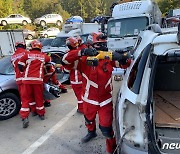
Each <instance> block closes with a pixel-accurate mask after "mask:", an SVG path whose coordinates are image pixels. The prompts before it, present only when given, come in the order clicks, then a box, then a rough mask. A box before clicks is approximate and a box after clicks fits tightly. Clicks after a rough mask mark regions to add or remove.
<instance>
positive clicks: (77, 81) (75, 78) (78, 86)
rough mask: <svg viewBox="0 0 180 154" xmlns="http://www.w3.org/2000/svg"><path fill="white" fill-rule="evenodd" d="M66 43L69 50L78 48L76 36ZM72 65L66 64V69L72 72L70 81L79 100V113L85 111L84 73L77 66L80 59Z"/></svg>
mask: <svg viewBox="0 0 180 154" xmlns="http://www.w3.org/2000/svg"><path fill="white" fill-rule="evenodd" d="M66 45H67V46H68V48H69V51H68V52H71V51H74V50H77V49H78V45H79V43H78V40H77V38H75V37H69V38H68V39H67V40H66ZM72 65H74V67H73V68H72V67H71V66H72ZM72 65H71V66H70V67H69V66H65V67H64V68H65V71H67V72H69V73H70V82H71V86H72V88H73V91H74V93H75V95H76V98H77V100H78V109H77V112H78V113H83V101H82V98H81V91H82V75H81V73H80V72H79V71H78V70H77V66H78V61H75V62H74V64H72Z"/></svg>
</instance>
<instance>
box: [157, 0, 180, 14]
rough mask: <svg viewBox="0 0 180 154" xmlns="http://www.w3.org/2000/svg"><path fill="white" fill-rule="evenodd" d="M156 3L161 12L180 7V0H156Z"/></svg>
mask: <svg viewBox="0 0 180 154" xmlns="http://www.w3.org/2000/svg"><path fill="white" fill-rule="evenodd" d="M157 3H158V5H159V8H160V10H161V11H162V13H163V14H165V13H167V12H169V10H171V9H176V8H180V0H157Z"/></svg>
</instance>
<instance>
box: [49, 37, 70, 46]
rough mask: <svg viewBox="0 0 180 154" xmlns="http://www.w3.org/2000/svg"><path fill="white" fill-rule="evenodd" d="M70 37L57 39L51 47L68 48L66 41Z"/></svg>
mask: <svg viewBox="0 0 180 154" xmlns="http://www.w3.org/2000/svg"><path fill="white" fill-rule="evenodd" d="M67 38H68V37H56V38H55V39H54V40H53V41H52V43H51V46H52V47H66V39H67Z"/></svg>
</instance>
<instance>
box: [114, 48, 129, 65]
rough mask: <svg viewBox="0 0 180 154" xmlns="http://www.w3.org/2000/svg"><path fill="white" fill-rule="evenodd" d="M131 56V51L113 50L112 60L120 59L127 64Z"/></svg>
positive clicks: (121, 62) (120, 61)
mask: <svg viewBox="0 0 180 154" xmlns="http://www.w3.org/2000/svg"><path fill="white" fill-rule="evenodd" d="M130 58H131V54H130V53H129V52H122V53H119V52H116V51H115V52H113V56H112V60H116V61H118V62H119V63H120V64H122V65H125V64H126V63H127V61H128V59H130Z"/></svg>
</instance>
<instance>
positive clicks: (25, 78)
mask: <svg viewBox="0 0 180 154" xmlns="http://www.w3.org/2000/svg"><path fill="white" fill-rule="evenodd" d="M22 80H38V81H43V79H42V78H36V77H24V78H23V79H22Z"/></svg>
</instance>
